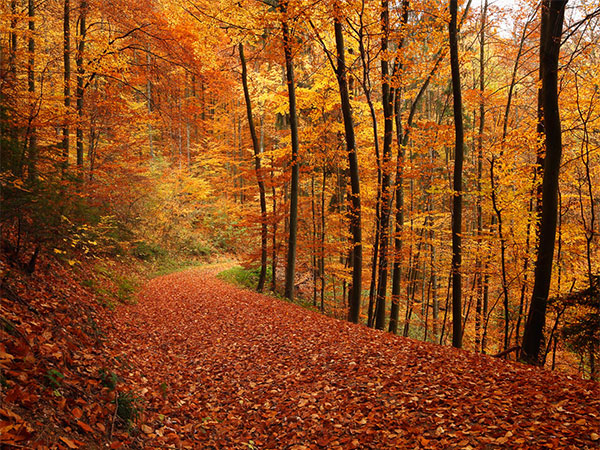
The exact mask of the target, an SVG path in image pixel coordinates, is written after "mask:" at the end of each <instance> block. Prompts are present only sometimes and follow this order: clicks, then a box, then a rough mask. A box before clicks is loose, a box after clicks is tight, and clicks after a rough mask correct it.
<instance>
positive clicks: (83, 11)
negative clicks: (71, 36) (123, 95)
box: [75, 0, 88, 170]
mask: <svg viewBox="0 0 600 450" xmlns="http://www.w3.org/2000/svg"><path fill="white" fill-rule="evenodd" d="M79 8H80V16H79V43H78V45H77V59H76V61H75V62H76V64H77V117H78V119H79V120H78V121H77V167H78V168H79V169H80V170H83V126H82V123H83V76H84V75H85V69H84V67H83V52H84V51H85V34H86V31H87V29H86V25H85V19H86V16H87V8H88V4H87V0H81V3H80V5H79Z"/></svg>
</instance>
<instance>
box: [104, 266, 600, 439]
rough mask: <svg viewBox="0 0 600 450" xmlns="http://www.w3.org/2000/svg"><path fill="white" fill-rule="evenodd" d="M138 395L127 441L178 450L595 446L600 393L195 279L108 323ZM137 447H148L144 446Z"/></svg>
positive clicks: (157, 287) (159, 291) (156, 293)
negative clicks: (139, 408)
mask: <svg viewBox="0 0 600 450" xmlns="http://www.w3.org/2000/svg"><path fill="white" fill-rule="evenodd" d="M110 327H111V331H110V335H111V338H110V340H111V342H110V347H111V349H112V350H111V351H112V352H113V356H115V357H116V358H117V359H118V360H119V361H123V362H126V363H127V365H128V366H127V367H128V370H125V371H124V373H122V374H121V376H122V377H123V378H124V385H126V386H129V387H130V388H131V389H133V390H134V391H135V392H136V393H137V395H139V396H140V397H142V398H143V402H144V414H143V418H142V419H141V420H140V423H138V429H139V435H138V436H137V437H136V438H135V440H136V441H137V444H135V442H133V441H127V442H123V444H124V445H134V444H135V445H139V446H142V447H144V448H156V449H158V448H174V449H175V448H176V449H293V450H302V449H352V448H356V449H386V448H389V449H403V448H462V449H468V448H489V449H494V448H530V449H538V448H561V449H562V448H572V449H588V448H589V449H592V448H598V444H599V442H600V441H599V440H598V439H599V436H598V434H599V433H600V431H599V429H600V389H599V386H598V384H596V383H592V382H588V381H582V380H577V379H573V378H570V377H567V376H565V375H560V374H556V373H552V372H549V371H545V370H541V369H538V368H533V367H528V366H525V365H521V364H518V363H510V362H505V361H502V360H499V359H495V358H491V357H488V356H483V355H478V354H473V353H469V352H465V351H459V350H455V349H452V348H449V347H441V346H437V345H433V344H427V343H422V342H418V341H414V340H410V339H404V338H399V337H395V336H391V335H390V334H388V333H382V332H378V331H374V330H371V329H368V328H366V327H364V326H357V325H353V324H350V323H347V322H344V321H339V320H335V319H332V318H328V317H325V316H322V315H319V314H317V313H314V312H311V311H307V310H306V309H302V308H300V307H298V306H296V305H293V304H290V303H287V302H285V301H282V300H278V299H275V298H272V297H268V296H264V295H260V294H257V293H253V292H250V291H248V290H242V289H238V288H236V287H234V286H232V285H229V284H227V283H225V282H223V281H220V280H218V279H217V278H216V277H215V273H214V271H213V272H211V271H207V270H203V271H202V270H191V271H186V272H181V273H175V274H171V275H167V276H164V277H161V278H158V279H155V280H153V281H151V282H150V283H148V285H147V286H146V288H145V289H144V291H143V292H142V293H141V294H140V300H139V303H138V304H136V305H132V306H124V307H122V308H121V309H120V311H119V312H118V314H117V320H115V321H113V322H112V324H111V325H110ZM140 442H141V443H140Z"/></svg>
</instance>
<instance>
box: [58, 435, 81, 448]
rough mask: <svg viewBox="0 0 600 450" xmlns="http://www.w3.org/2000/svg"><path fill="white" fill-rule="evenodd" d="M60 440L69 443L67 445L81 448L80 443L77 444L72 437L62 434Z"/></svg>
mask: <svg viewBox="0 0 600 450" xmlns="http://www.w3.org/2000/svg"><path fill="white" fill-rule="evenodd" d="M60 440H61V441H63V442H64V443H65V444H67V447H69V448H79V445H77V444H76V443H75V442H74V441H73V440H72V439H69V438H66V437H62V436H61V437H60Z"/></svg>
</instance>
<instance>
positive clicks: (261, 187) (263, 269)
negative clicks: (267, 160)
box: [238, 43, 268, 292]
mask: <svg viewBox="0 0 600 450" xmlns="http://www.w3.org/2000/svg"><path fill="white" fill-rule="evenodd" d="M238 48H239V51H240V60H241V62H242V85H243V87H244V99H245V100H246V114H247V115H248V127H249V128H250V137H251V138H252V148H253V149H254V171H255V172H256V181H257V183H258V192H259V197H260V222H261V232H260V275H259V277H258V285H257V286H256V290H257V291H258V292H262V291H263V289H264V287H265V280H266V278H267V239H268V229H267V196H266V194H265V182H264V181H263V175H262V168H261V161H260V144H259V142H258V135H257V134H256V127H255V126H254V118H253V117H252V103H251V101H250V92H249V91H248V70H247V68H246V58H245V56H244V46H243V44H242V43H240V44H239V46H238Z"/></svg>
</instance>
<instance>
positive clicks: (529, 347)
mask: <svg viewBox="0 0 600 450" xmlns="http://www.w3.org/2000/svg"><path fill="white" fill-rule="evenodd" d="M566 4H567V2H566V0H565V1H563V0H555V1H550V0H543V2H542V16H545V17H546V23H547V26H546V27H544V28H543V29H542V33H543V34H542V36H541V38H540V39H541V40H540V45H541V47H542V48H541V53H542V57H541V59H540V68H541V72H542V93H543V94H542V96H541V97H542V100H543V101H542V111H543V116H544V134H545V146H546V156H545V158H544V174H543V181H542V207H541V219H540V238H539V243H538V255H537V260H536V265H535V278H534V285H533V293H532V296H531V306H530V308H529V315H528V317H527V323H526V325H525V331H524V334H523V346H522V353H521V358H522V359H523V360H524V361H525V362H528V363H529V364H539V356H540V348H541V343H542V337H543V333H544V324H545V321H546V305H547V302H548V294H549V291H550V282H551V277H552V261H553V257H554V242H555V237H556V221H557V215H558V211H557V209H558V208H557V202H558V177H559V173H560V160H561V154H562V135H561V124H560V113H559V109H558V58H559V54H560V43H561V36H562V26H563V19H564V13H565V6H566Z"/></svg>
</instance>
